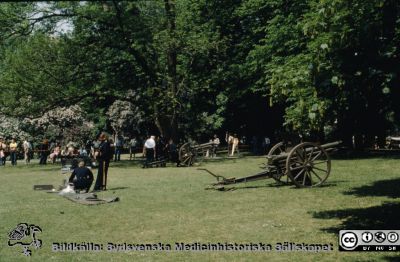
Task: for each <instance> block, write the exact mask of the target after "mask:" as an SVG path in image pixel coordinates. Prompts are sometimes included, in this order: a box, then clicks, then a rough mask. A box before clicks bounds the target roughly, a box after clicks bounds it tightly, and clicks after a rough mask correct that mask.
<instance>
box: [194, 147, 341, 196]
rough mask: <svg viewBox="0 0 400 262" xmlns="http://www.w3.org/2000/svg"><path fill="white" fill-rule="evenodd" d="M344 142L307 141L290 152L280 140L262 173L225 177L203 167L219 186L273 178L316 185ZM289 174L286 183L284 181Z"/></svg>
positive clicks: (324, 179)
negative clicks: (333, 153) (332, 155)
mask: <svg viewBox="0 0 400 262" xmlns="http://www.w3.org/2000/svg"><path fill="white" fill-rule="evenodd" d="M340 143H341V141H337V142H333V143H328V144H324V145H318V144H316V143H310V142H304V143H301V144H298V145H296V146H295V147H293V148H292V149H291V150H290V151H289V152H286V150H285V145H284V143H283V142H280V143H278V144H276V145H275V146H273V147H272V148H271V150H270V151H269V153H268V155H267V163H266V164H265V165H264V166H263V167H262V168H263V169H264V170H263V171H262V172H260V173H258V174H255V175H251V176H247V177H242V178H225V177H223V176H220V175H216V174H214V173H212V172H210V171H209V170H207V169H200V170H204V171H206V172H208V173H210V174H211V175H213V176H214V177H215V178H216V179H217V183H214V184H212V186H214V187H217V188H218V187H223V186H224V185H230V184H238V183H243V182H250V181H255V180H260V179H267V178H273V179H275V180H276V181H279V182H282V183H289V180H290V181H291V182H292V183H293V184H294V185H295V186H296V187H316V186H320V185H322V184H323V183H324V182H325V181H326V180H327V178H328V176H329V174H330V172H331V159H330V157H329V153H331V152H332V151H335V150H336V146H338V145H339V144H340ZM285 175H286V177H287V179H286V182H285V181H283V180H282V177H283V176H285Z"/></svg>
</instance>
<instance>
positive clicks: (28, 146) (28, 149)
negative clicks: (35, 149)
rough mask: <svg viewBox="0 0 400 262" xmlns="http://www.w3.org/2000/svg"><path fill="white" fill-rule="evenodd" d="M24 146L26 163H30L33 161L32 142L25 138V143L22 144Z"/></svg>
mask: <svg viewBox="0 0 400 262" xmlns="http://www.w3.org/2000/svg"><path fill="white" fill-rule="evenodd" d="M22 147H23V148H24V160H25V164H29V163H30V162H31V151H32V144H31V142H29V141H28V140H27V139H25V140H24V142H23V144H22Z"/></svg>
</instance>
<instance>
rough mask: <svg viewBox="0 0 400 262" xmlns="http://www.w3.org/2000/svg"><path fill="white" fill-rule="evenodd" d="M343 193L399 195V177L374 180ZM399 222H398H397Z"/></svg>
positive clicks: (391, 196)
mask: <svg viewBox="0 0 400 262" xmlns="http://www.w3.org/2000/svg"><path fill="white" fill-rule="evenodd" d="M344 194H345V195H356V196H360V197H364V196H387V197H390V198H399V197H400V178H396V179H390V180H381V181H376V182H374V183H373V184H372V185H368V186H361V187H356V188H353V189H352V190H351V191H349V192H345V193H344ZM399 224H400V223H399Z"/></svg>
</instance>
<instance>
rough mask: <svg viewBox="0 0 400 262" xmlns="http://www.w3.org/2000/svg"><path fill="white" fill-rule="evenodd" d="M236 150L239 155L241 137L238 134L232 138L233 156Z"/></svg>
mask: <svg viewBox="0 0 400 262" xmlns="http://www.w3.org/2000/svg"><path fill="white" fill-rule="evenodd" d="M235 151H236V152H237V153H238V155H239V137H238V135H237V134H234V135H233V138H232V153H231V156H233V155H234V154H235Z"/></svg>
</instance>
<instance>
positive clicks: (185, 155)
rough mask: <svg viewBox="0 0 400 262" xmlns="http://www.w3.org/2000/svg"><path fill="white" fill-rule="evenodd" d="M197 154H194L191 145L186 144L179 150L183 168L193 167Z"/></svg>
mask: <svg viewBox="0 0 400 262" xmlns="http://www.w3.org/2000/svg"><path fill="white" fill-rule="evenodd" d="M195 158H196V154H195V153H194V152H193V149H192V147H191V144H190V143H185V144H183V145H182V146H181V147H180V148H179V160H180V163H179V164H180V165H181V166H191V165H193V163H194V160H195Z"/></svg>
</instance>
